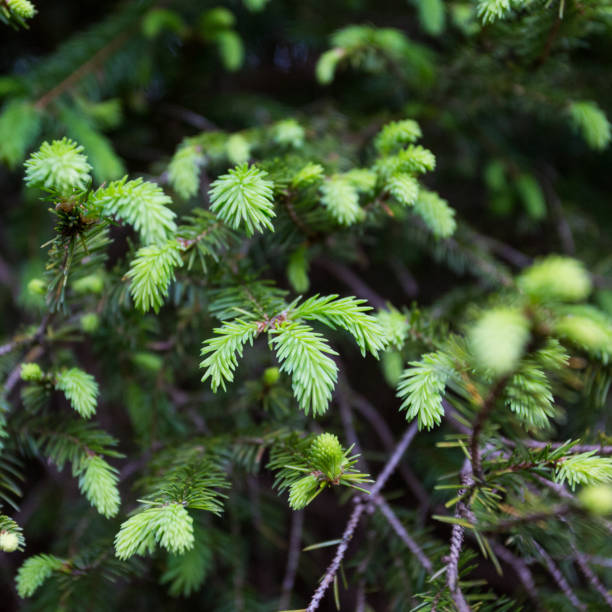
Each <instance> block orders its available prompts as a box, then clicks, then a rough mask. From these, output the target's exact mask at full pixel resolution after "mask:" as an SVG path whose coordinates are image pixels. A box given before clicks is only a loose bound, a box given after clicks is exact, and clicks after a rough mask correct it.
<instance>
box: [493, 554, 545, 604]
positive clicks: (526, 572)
mask: <svg viewBox="0 0 612 612" xmlns="http://www.w3.org/2000/svg"><path fill="white" fill-rule="evenodd" d="M492 547H493V552H494V553H495V554H496V555H497V556H498V557H499V558H500V559H501V560H502V561H503V562H504V563H507V564H508V565H509V566H510V567H511V568H512V569H513V570H514V572H515V574H516V575H517V576H518V578H519V580H520V581H521V583H522V584H523V586H524V587H525V591H526V593H527V595H528V596H529V597H530V598H531V599H532V600H533V601H537V599H538V596H537V590H536V585H535V581H534V579H533V574H532V573H531V570H530V569H529V567H527V564H526V563H525V562H524V561H523V560H522V559H520V558H519V557H517V556H516V555H514V554H512V552H510V551H509V550H508V549H507V548H506V547H505V546H502V545H501V544H499V543H497V542H493V543H492Z"/></svg>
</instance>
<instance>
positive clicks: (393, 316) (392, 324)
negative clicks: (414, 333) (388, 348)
mask: <svg viewBox="0 0 612 612" xmlns="http://www.w3.org/2000/svg"><path fill="white" fill-rule="evenodd" d="M376 320H377V321H378V324H379V325H380V327H381V329H382V332H383V337H384V338H385V339H386V341H387V343H388V344H389V345H392V346H394V347H395V348H397V349H401V348H402V346H403V344H404V342H405V341H406V337H407V335H408V330H409V329H410V324H409V323H408V319H407V318H406V315H404V313H402V312H400V311H399V310H397V308H394V307H393V306H390V305H389V306H388V308H387V309H385V310H379V311H378V312H377V313H376Z"/></svg>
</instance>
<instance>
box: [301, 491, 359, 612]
mask: <svg viewBox="0 0 612 612" xmlns="http://www.w3.org/2000/svg"><path fill="white" fill-rule="evenodd" d="M365 508H366V506H365V504H364V503H363V500H362V499H361V497H357V498H356V503H355V508H354V509H353V512H351V516H350V518H349V520H348V523H347V524H346V527H345V529H344V533H343V534H342V539H341V541H340V544H338V548H337V549H336V554H335V555H334V558H333V560H332V562H331V564H330V566H329V567H328V568H327V571H326V572H325V575H324V576H323V580H321V583H320V584H319V586H318V587H317V590H316V591H315V593H314V595H313V596H312V599H311V600H310V603H309V604H308V607H307V608H306V612H314V610H316V609H317V608H318V607H319V604H320V603H321V600H322V599H323V596H324V595H325V592H326V591H327V589H328V588H329V585H330V584H331V583H332V581H333V580H334V578H335V577H336V574H337V573H338V570H339V569H340V564H341V563H342V559H344V555H345V553H346V550H347V548H348V545H349V542H350V541H351V539H352V537H353V534H354V533H355V529H357V525H358V524H359V519H360V518H361V515H362V514H363V511H364V510H365Z"/></svg>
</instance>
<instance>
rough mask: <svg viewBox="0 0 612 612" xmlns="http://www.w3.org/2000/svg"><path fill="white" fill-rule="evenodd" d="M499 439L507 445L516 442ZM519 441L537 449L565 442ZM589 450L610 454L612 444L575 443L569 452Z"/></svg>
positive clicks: (562, 444) (559, 446)
mask: <svg viewBox="0 0 612 612" xmlns="http://www.w3.org/2000/svg"><path fill="white" fill-rule="evenodd" d="M501 441H502V442H503V443H504V444H507V445H509V446H517V444H518V443H517V442H514V441H513V440H509V439H508V438H501ZM520 443H521V444H523V445H524V446H527V447H528V448H538V449H540V448H546V447H547V446H549V447H550V448H552V449H555V448H561V447H562V446H565V445H566V444H567V442H540V441H539V440H521V441H520ZM589 451H595V452H597V453H599V454H600V455H612V446H610V445H605V444H576V445H574V446H572V448H571V449H570V452H576V453H588V452H589Z"/></svg>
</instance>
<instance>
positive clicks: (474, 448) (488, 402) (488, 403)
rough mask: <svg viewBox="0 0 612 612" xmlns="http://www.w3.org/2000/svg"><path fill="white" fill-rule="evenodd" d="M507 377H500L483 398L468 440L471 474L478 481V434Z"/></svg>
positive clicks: (479, 458) (479, 467)
mask: <svg viewBox="0 0 612 612" xmlns="http://www.w3.org/2000/svg"><path fill="white" fill-rule="evenodd" d="M508 378H509V375H506V376H502V377H501V378H500V379H499V380H498V381H497V382H496V383H495V384H494V385H493V387H492V388H491V390H490V391H489V395H487V397H486V398H485V400H484V402H483V404H482V407H481V409H480V412H479V413H478V417H477V418H476V423H474V427H473V429H472V438H471V440H470V457H471V461H472V473H473V474H474V476H475V477H476V478H478V479H479V480H482V479H483V473H482V462H481V457H480V434H481V433H482V430H483V428H484V426H485V424H486V422H487V421H488V420H489V417H490V416H491V412H492V411H493V408H494V407H495V403H496V402H497V398H498V397H499V395H500V393H501V392H502V391H503V390H504V387H505V386H506V383H507V382H508Z"/></svg>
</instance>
